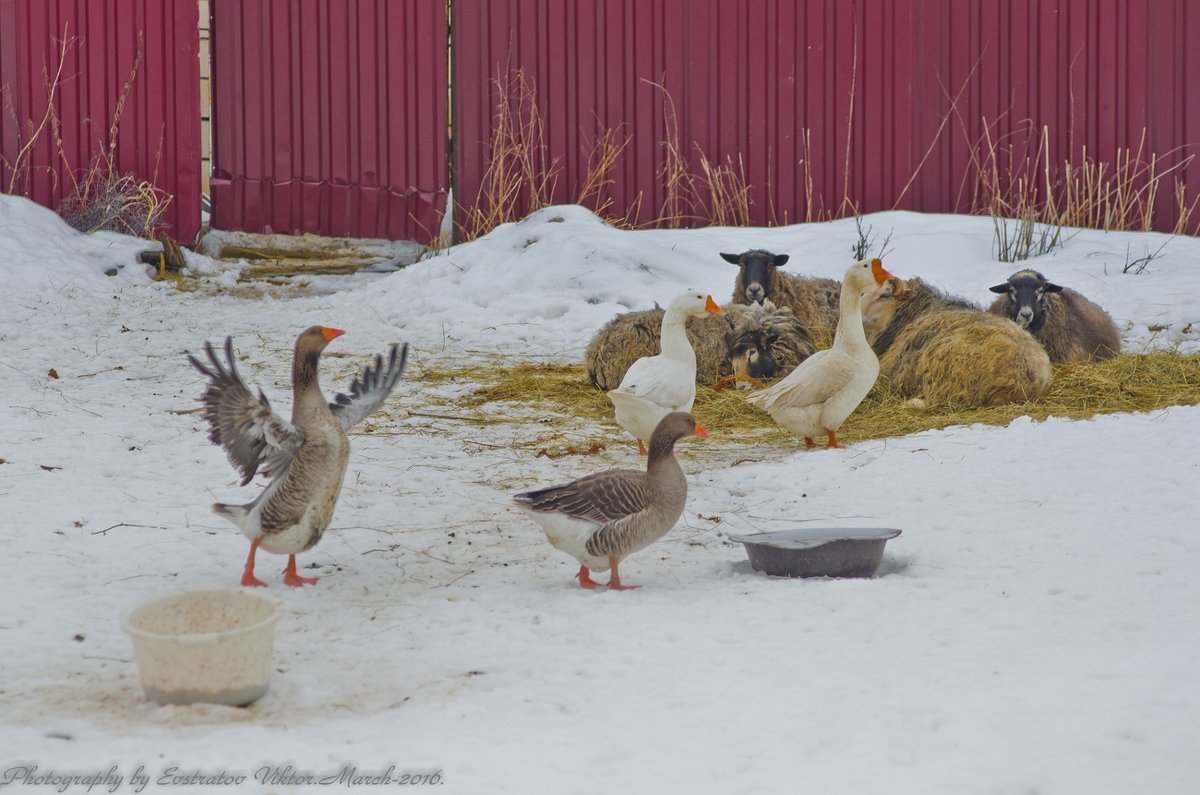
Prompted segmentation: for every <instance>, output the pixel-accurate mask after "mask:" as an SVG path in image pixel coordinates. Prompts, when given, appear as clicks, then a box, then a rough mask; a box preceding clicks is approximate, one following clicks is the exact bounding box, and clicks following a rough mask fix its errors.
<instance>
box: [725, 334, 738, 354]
mask: <svg viewBox="0 0 1200 795" xmlns="http://www.w3.org/2000/svg"><path fill="white" fill-rule="evenodd" d="M735 342H737V340H736V339H735V338H734V336H733V332H732V331H726V332H725V350H727V351H731V350H733V343H735Z"/></svg>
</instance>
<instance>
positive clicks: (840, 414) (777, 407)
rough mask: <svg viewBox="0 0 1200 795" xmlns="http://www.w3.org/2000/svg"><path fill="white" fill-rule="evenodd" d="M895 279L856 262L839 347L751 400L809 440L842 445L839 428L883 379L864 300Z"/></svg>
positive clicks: (845, 287)
mask: <svg viewBox="0 0 1200 795" xmlns="http://www.w3.org/2000/svg"><path fill="white" fill-rule="evenodd" d="M891 277H892V274H890V273H888V272H887V271H886V270H885V269H884V267H883V262H882V261H881V260H878V259H872V260H863V261H861V262H856V263H854V264H853V265H851V266H850V269H849V270H847V271H846V276H845V278H844V279H843V280H842V295H841V301H840V304H839V312H838V326H837V333H836V334H835V335H834V338H833V347H831V348H829V349H828V350H823V351H817V352H816V353H814V354H813V355H812V356H810V357H808V358H807V359H805V360H804V361H803V362H801V363H800V366H799V367H797V368H796V369H795V370H793V371H792V372H791V373H789V374H788V376H787V377H786V378H784V379H783V380H782V381H780V382H779V383H777V384H774V385H773V386H770V387H768V388H766V389H760V390H758V391H757V392H752V393H750V394H749V395H748V396H747V397H746V399H747V400H748V401H750V403H752V404H753V405H755V406H758V407H759V408H761V409H763V410H764V411H766V412H767V413H768V414H770V415H771V418H772V419H774V420H775V422H777V423H779V424H780V425H782V426H783V427H784V428H787V429H788V430H789V431H791V432H792V433H794V434H796V435H798V436H802V437H804V443H805V445H807V446H808V447H813V446H814V445H815V444H816V442H815V441H814V437H816V436H821V435H825V436H827V437H828V439H829V446H830V447H839V446H840V445H838V441H837V429H838V428H839V427H841V425H842V423H843V422H845V421H846V418H847V417H849V416H850V414H851V413H852V412H853V411H854V410H855V409H856V408H858V404H859V403H862V401H863V398H865V397H866V396H867V393H868V392H870V391H871V387H872V386H874V385H875V379H876V378H878V377H879V357H878V356H876V355H875V351H873V350H872V349H871V346H870V345H869V344H868V343H867V336H866V334H865V333H864V332H863V321H862V299H863V296H865V295H867V294H868V293H870V292H871V291H873V290H874V289H876V287H878V286H879V285H882V284H883V283H884V282H885V281H887V280H888V279H889V278H891Z"/></svg>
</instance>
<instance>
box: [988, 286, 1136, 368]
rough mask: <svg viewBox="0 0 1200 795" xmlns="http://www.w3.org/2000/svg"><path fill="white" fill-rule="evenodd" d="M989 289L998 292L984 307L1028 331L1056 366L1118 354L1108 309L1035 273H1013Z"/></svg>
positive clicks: (1118, 339) (1117, 338)
mask: <svg viewBox="0 0 1200 795" xmlns="http://www.w3.org/2000/svg"><path fill="white" fill-rule="evenodd" d="M988 289H990V290H991V291H992V292H993V293H1002V295H1001V296H1000V297H999V298H997V299H996V300H995V301H994V302H993V303H992V305H991V306H990V307H989V308H988V311H989V312H991V313H992V314H995V315H1000V316H1001V317H1007V318H1008V319H1009V320H1011V321H1013V322H1014V323H1016V324H1017V325H1018V326H1020V327H1021V328H1023V329H1025V330H1026V331H1028V332H1029V333H1030V334H1032V335H1033V337H1034V339H1036V340H1037V341H1038V342H1040V343H1042V345H1043V346H1044V347H1045V348H1046V353H1048V354H1049V355H1050V361H1052V362H1055V363H1056V364H1062V363H1068V362H1087V361H1091V360H1092V359H1110V358H1112V357H1113V356H1116V355H1117V354H1118V353H1120V352H1121V335H1120V333H1119V332H1118V331H1117V324H1116V323H1114V322H1113V319H1112V318H1111V317H1109V315H1108V313H1107V312H1105V311H1104V310H1103V309H1101V308H1100V307H1099V306H1097V305H1096V304H1093V303H1092V302H1091V301H1089V300H1088V299H1086V298H1084V297H1083V296H1082V295H1080V294H1079V293H1077V292H1075V291H1074V290H1072V289H1070V288H1067V287H1060V286H1058V285H1057V284H1054V283H1053V282H1048V281H1046V277H1045V276H1043V275H1042V274H1040V273H1038V272H1037V271H1034V270H1022V271H1017V272H1016V273H1014V274H1013V275H1012V276H1009V277H1008V281H1006V282H1004V283H1003V284H997V285H996V286H995V287H990V288H988Z"/></svg>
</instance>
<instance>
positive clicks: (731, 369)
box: [583, 301, 816, 391]
mask: <svg viewBox="0 0 1200 795" xmlns="http://www.w3.org/2000/svg"><path fill="white" fill-rule="evenodd" d="M664 314H665V312H664V310H662V309H661V308H659V307H655V308H654V309H647V310H644V311H641V312H626V313H624V314H620V315H617V316H616V317H614V318H613V319H612V320H610V321H609V322H608V323H606V324H605V325H604V326H603V327H602V328H601V329H600V330H599V331H598V332H596V336H595V337H593V338H592V341H591V342H590V343H588V347H587V351H586V352H585V353H584V357H583V359H584V364H585V365H586V367H587V373H588V380H589V381H591V382H592V384H594V385H595V386H596V387H598V388H600V389H603V390H605V391H608V390H610V389H616V388H617V387H618V386H620V384H621V379H622V378H624V377H625V371H626V370H628V369H629V367H630V366H631V365H632V364H633V363H634V362H635V361H637V360H638V359H640V358H641V357H643V356H654V355H655V354H657V353H658V352H659V347H660V335H661V334H662V319H663V315H664ZM686 328H687V336H688V341H689V342H691V344H692V350H694V351H695V352H696V383H699V384H704V385H706V386H711V385H713V384H715V383H716V382H717V381H718V380H719V379H720V378H721V377H722V376H726V375H730V374H733V373H735V372H736V373H738V374H740V375H748V376H751V377H753V378H760V379H761V378H771V377H773V376H776V375H782V374H783V373H784V368H786V372H791V371H792V370H793V369H795V367H796V365H797V364H799V363H800V362H802V361H804V359H806V358H807V357H808V356H810V355H811V354H812V353H813V352H814V351H815V350H816V347H815V346H814V345H813V342H812V337H811V336H809V334H808V331H807V330H806V329H805V328H804V327H803V326H801V325H800V323H799V322H797V321H796V319H795V316H794V315H792V312H791V310H788V309H776V308H775V306H774V305H773V304H771V303H770V302H769V301H768V302H765V304H764V305H763V306H758V305H754V306H728V307H725V315H724V317H722V316H719V315H706V316H705V317H702V318H691V319H689V320H688V322H687V327H686ZM751 349H753V350H751ZM735 357H736V358H735ZM731 359H733V361H732V362H731ZM751 359H753V360H754V364H753V365H751V364H750V361H751ZM735 362H736V366H735Z"/></svg>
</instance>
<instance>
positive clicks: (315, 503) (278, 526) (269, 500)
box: [188, 326, 408, 586]
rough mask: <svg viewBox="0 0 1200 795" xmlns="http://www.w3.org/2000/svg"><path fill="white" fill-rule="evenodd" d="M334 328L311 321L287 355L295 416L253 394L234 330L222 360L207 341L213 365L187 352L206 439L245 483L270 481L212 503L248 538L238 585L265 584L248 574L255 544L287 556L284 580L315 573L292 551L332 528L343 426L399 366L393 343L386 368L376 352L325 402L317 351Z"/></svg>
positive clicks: (378, 399) (403, 353)
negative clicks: (256, 490)
mask: <svg viewBox="0 0 1200 795" xmlns="http://www.w3.org/2000/svg"><path fill="white" fill-rule="evenodd" d="M343 333H344V332H343V331H341V330H340V329H334V328H326V327H324V326H313V327H311V328H309V329H306V330H305V331H304V332H302V333H301V334H300V336H299V337H297V338H296V349H295V352H294V354H293V356H292V396H293V400H292V421H291V422H287V421H286V420H284V419H283V418H282V417H280V416H279V415H278V414H276V413H275V412H274V411H272V410H271V404H270V403H268V402H267V397H266V395H264V394H263V392H262V390H261V389H260V390H259V392H258V397H254V395H252V394H251V393H250V390H249V389H248V388H247V387H246V384H245V383H244V382H243V381H242V378H241V376H240V375H238V371H237V366H236V365H235V364H234V361H233V338H232V337H226V338H225V360H226V362H227V363H228V364H227V365H223V364H222V363H221V361H220V360H219V359H218V358H217V354H216V352H215V351H213V346H212V343H209V342H205V343H204V350H205V352H206V353H207V354H208V359H209V362H210V363H211V366H208V365H206V364H204V363H202V362H200V361H199V360H198V359H196V358H195V357H194V356H188V361H189V362H191V363H192V366H193V367H195V368H196V369H197V370H199V371H200V372H201V373H203V374H204V375H205V376H207V377H208V378H209V380H210V383H209V385H208V388H207V389H206V390H205V391H204V394H203V395H202V396H201V398H200V399H201V400H202V401H203V402H204V418H205V419H206V420H208V423H209V426H210V428H211V430H210V432H209V435H208V438H209V439H210V440H211V441H212V443H213V444H216V445H219V446H221V447H223V448H225V453H226V454H227V455H228V456H229V460H230V462H231V463H232V464H233V465H234V467H236V468H237V469H238V471H240V472H241V473H242V485H243V486H245V485H246V484H247V483H249V482H250V480H251V479H252V478H253V477H254V475H255V473H256V472H262V474H264V475H266V476H267V477H268V478H269V479H270V482H269V483H268V484H267V487H266V488H265V489H264V490H263V492H262V493H261V494H259V495H258V497H257V498H255V499H254V501H253V502H249V503H247V504H245V505H226V504H224V503H216V504H215V505H213V511H214V512H216V513H218V514H220V515H221V516H224V517H225V518H226V519H228V520H229V521H231V522H233V523H234V524H235V525H237V526H238V527H239V528H241V530H242V532H243V533H245V534H246V537H247V538H249V539H250V555H249V557H247V558H246V568H245V571H244V572H243V574H242V585H247V586H249V585H266V583H264V582H263V581H262V580H259V579H257V578H256V577H255V576H254V554H255V552H257V551H258V549H259V547H262V548H263V549H265V550H267V551H268V552H273V553H275V554H277V555H287V556H288V562H287V568H285V569H284V571H283V581H284V582H285V583H287V584H288V585H293V586H296V585H311V584H312V583H315V582H316V581H317V580H316V578H315V577H301V576H300V575H299V574H297V573H296V554H297V553H299V552H304V551H305V550H308V549H311V548H312V547H313V546H314V545H315V544H316V543H317V542H318V541H320V540H321V534H322V533H324V532H325V529H326V528H327V527H329V522H330V520H331V519H332V518H333V509H334V506H335V505H336V504H337V499H338V493H339V492H340V491H341V489H342V477H343V475H345V473H346V461H347V459H348V458H349V456H350V441H349V439H347V437H346V431H347V430H349V429H350V428H351V427H353V426H354V425H355V424H357V423H358V422H359V421H361V420H362V419H364V418H366V417H367V416H368V415H370V414H371V413H372V412H374V411H375V410H376V409H377V408H379V406H380V405H382V404H383V401H384V400H386V399H387V397H388V395H389V394H391V392H392V390H393V389H394V388H395V386H396V382H397V381H399V380H400V374H401V373H402V372H404V363H405V361H406V360H407V358H408V345H407V344H404V345H392V347H391V350H390V353H389V354H388V359H387V364H386V366H385V364H384V360H383V356H382V355H376V356H375V362H374V366H373V367H372V366H371V365H367V366H366V367H365V368H364V369H363V372H362V374H361V375H360V376H358V377H357V378H355V379H354V381H353V382H352V383H351V384H350V394H349V395H343V394H339V395H338V396H337V398H336V399H335V402H333V403H326V402H325V398H324V397H323V396H322V395H321V388H320V386H319V385H318V384H317V361H318V359H320V356H321V351H323V350H325V346H326V345H328V344H329V342H330V341H331V340H333V339H334V338H335V337H339V336H341V335H342V334H343Z"/></svg>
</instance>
